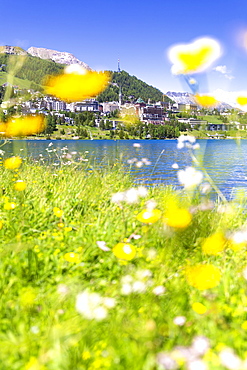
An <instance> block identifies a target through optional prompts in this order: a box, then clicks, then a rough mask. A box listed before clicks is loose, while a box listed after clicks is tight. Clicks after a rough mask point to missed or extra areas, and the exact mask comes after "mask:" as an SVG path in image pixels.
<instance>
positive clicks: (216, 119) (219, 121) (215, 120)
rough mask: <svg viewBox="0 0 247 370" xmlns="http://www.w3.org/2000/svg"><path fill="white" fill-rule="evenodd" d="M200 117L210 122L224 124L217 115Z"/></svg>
mask: <svg viewBox="0 0 247 370" xmlns="http://www.w3.org/2000/svg"><path fill="white" fill-rule="evenodd" d="M199 118H200V119H203V120H206V121H208V122H209V123H215V124H222V121H221V120H220V119H219V118H218V117H217V116H215V115H212V116H200V117H199Z"/></svg>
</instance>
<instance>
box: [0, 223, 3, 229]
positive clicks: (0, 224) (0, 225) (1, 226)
mask: <svg viewBox="0 0 247 370" xmlns="http://www.w3.org/2000/svg"><path fill="white" fill-rule="evenodd" d="M2 228H3V221H0V230H2Z"/></svg>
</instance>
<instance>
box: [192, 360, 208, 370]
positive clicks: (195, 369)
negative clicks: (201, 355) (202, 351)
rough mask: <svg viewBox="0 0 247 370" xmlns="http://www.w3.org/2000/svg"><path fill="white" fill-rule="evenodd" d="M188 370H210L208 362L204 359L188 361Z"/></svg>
mask: <svg viewBox="0 0 247 370" xmlns="http://www.w3.org/2000/svg"><path fill="white" fill-rule="evenodd" d="M187 369H188V370H208V366H207V364H206V363H205V362H204V361H203V360H198V359H197V360H194V361H191V362H189V363H188V367H187Z"/></svg>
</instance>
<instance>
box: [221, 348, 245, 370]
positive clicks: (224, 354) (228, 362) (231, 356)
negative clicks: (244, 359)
mask: <svg viewBox="0 0 247 370" xmlns="http://www.w3.org/2000/svg"><path fill="white" fill-rule="evenodd" d="M219 358H220V361H221V364H222V365H223V366H225V367H226V368H227V369H229V370H235V369H236V370H239V369H241V360H240V358H239V357H238V356H237V355H236V354H235V353H234V351H233V350H232V348H225V349H223V350H222V351H220V353H219Z"/></svg>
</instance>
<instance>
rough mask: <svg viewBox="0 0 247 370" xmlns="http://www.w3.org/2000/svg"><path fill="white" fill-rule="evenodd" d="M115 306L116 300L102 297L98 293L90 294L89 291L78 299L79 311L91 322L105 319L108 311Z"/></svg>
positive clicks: (79, 295) (77, 306)
mask: <svg viewBox="0 0 247 370" xmlns="http://www.w3.org/2000/svg"><path fill="white" fill-rule="evenodd" d="M109 300H110V301H109ZM114 306H115V300H114V299H112V298H108V297H101V296H100V295H99V294H98V293H90V292H88V291H87V290H85V291H84V292H82V293H80V294H78V295H77V297H76V309H77V311H78V312H79V313H80V314H82V315H83V316H84V317H85V318H86V319H89V320H92V319H95V320H98V321H101V320H103V319H105V318H106V317H107V315H108V309H109V308H113V307H114Z"/></svg>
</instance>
